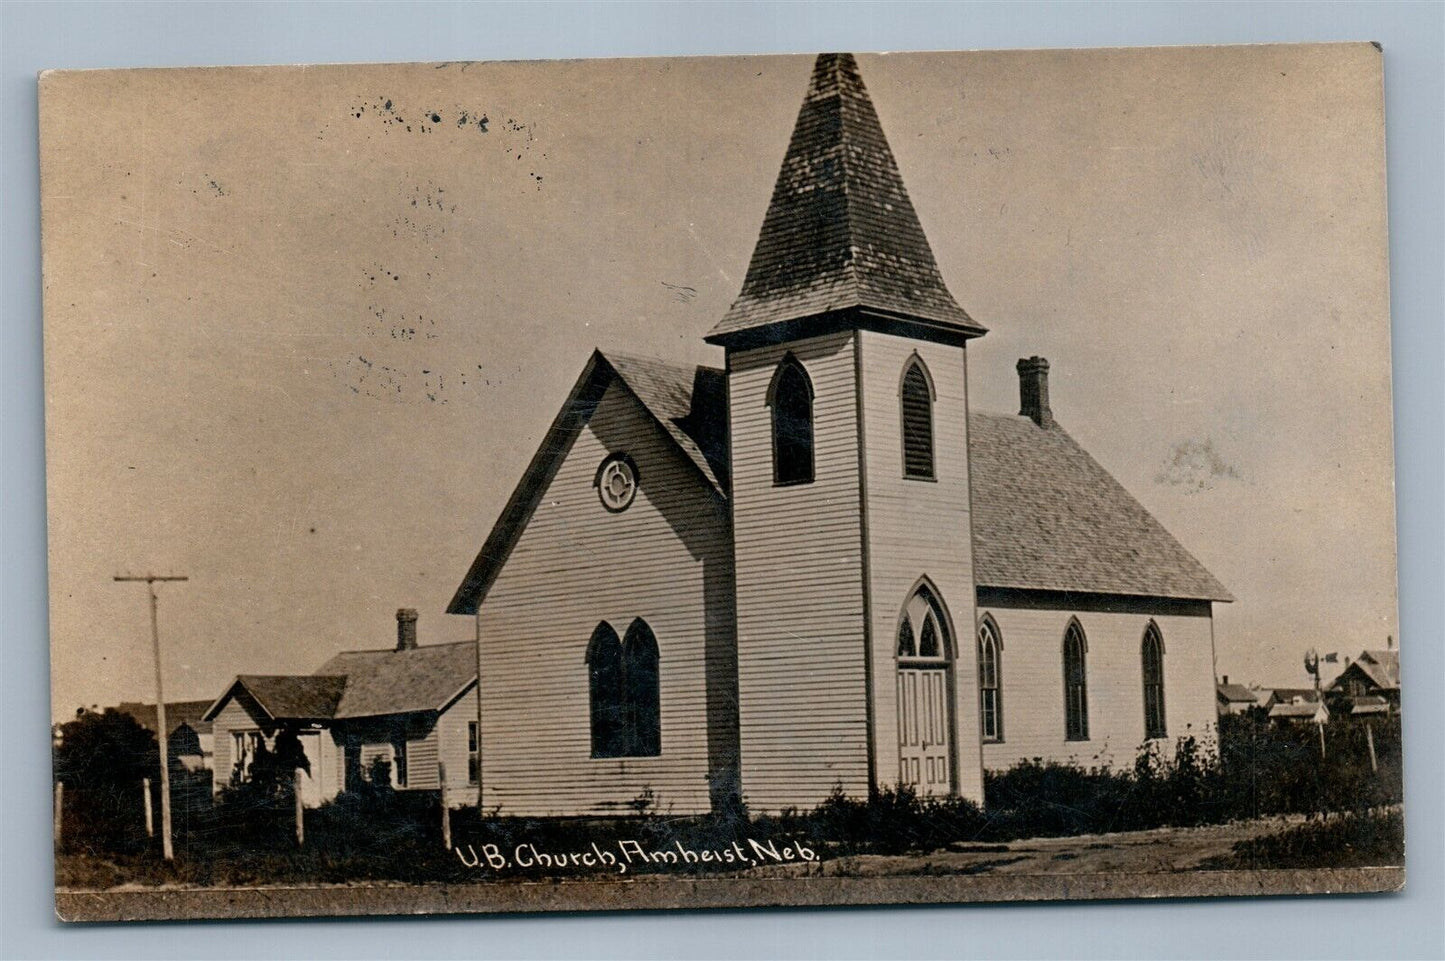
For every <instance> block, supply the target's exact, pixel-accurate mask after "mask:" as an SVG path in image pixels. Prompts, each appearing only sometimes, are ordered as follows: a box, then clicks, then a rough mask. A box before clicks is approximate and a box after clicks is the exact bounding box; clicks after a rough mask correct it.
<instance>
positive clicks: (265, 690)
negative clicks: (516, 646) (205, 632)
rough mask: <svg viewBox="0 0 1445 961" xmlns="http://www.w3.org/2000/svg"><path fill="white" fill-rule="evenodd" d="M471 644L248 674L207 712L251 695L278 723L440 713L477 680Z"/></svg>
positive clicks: (363, 654)
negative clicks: (309, 669) (299, 670)
mask: <svg viewBox="0 0 1445 961" xmlns="http://www.w3.org/2000/svg"><path fill="white" fill-rule="evenodd" d="M476 651H477V647H476V645H475V644H474V643H472V642H471V641H459V642H457V643H455V644H427V645H423V646H421V647H414V648H409V649H407V650H402V651H398V650H394V649H390V648H389V649H387V650H375V651H343V652H341V653H340V654H337V655H336V656H335V657H333V658H331V660H329V661H327V662H326V663H325V664H323V665H321V667H320V668H318V669H317V671H316V673H314V674H242V675H240V676H239V677H237V678H236V679H235V680H234V681H232V682H231V686H230V687H228V688H226V692H225V693H224V694H222V695H221V696H220V697H218V698H217V699H216V700H215V702H214V703H212V704H211V706H210V708H209V709H207V711H206V714H205V719H206V720H207V721H210V720H213V719H214V718H215V716H216V715H217V714H219V713H220V711H221V708H223V707H224V706H225V705H226V702H227V701H228V700H230V699H231V698H232V697H234V696H235V695H236V694H238V693H240V692H242V691H244V692H245V694H246V695H247V696H248V697H249V698H250V699H251V700H253V701H255V702H256V704H258V705H259V706H260V708H261V709H262V710H263V711H265V712H266V714H267V715H268V716H269V717H270V718H271V719H272V720H276V721H326V720H342V719H345V718H353V717H380V716H382V715H385V714H407V713H412V712H417V711H440V710H443V709H445V708H446V707H447V705H449V704H450V703H451V702H452V701H454V700H456V698H457V696H458V695H459V694H461V693H462V692H463V691H465V690H466V689H467V688H468V687H470V686H471V685H472V683H473V682H474V681H475V680H476V677H477V655H476Z"/></svg>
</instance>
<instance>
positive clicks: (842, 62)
mask: <svg viewBox="0 0 1445 961" xmlns="http://www.w3.org/2000/svg"><path fill="white" fill-rule="evenodd" d="M854 308H865V309H872V310H878V311H882V312H884V313H886V314H895V315H902V316H903V317H907V318H914V319H917V320H921V321H925V322H927V323H929V324H930V325H934V326H937V327H941V328H944V329H948V330H952V331H955V332H958V333H961V334H964V335H966V336H977V335H979V334H982V333H984V328H983V327H981V326H980V325H979V324H977V323H975V322H974V320H973V319H972V318H971V317H969V316H968V314H967V313H965V312H964V310H963V308H962V307H960V306H959V305H958V303H957V302H956V301H955V300H954V299H953V295H952V294H951V293H949V291H948V288H947V287H946V286H945V285H944V282H943V276H942V275H941V274H940V273H939V270H938V263H937V262H936V261H935V260H934V257H933V250H932V248H931V247H930V246H929V244H928V238H927V237H925V236H924V233H923V227H922V225H920V224H919V222H918V215H917V213H916V212H915V211H914V209H913V203H912V201H910V200H909V198H908V191H907V190H906V189H905V188H904V186H903V177H902V175H901V174H900V173H899V172H898V163H897V161H896V160H895V159H894V157H893V151H892V150H891V149H889V146H888V140H887V138H886V137H884V135H883V127H882V125H881V124H880V123H879V121H878V114H877V112H876V111H875V110H874V109H873V103H872V101H871V100H870V99H869V97H868V91H867V89H866V88H865V87H864V86H863V78H862V77H861V76H860V75H859V73H858V65H857V63H856V62H855V61H854V59H853V55H852V54H848V53H825V54H821V55H820V56H819V57H818V59H817V61H816V62H815V63H814V65H813V75H812V78H811V80H810V81H809V83H808V90H807V93H806V95H805V96H804V97H803V105H802V107H801V109H800V110H799V111H798V119H797V123H796V124H795V125H794V127H793V135H792V139H791V140H790V141H789V143H788V150H787V153H786V154H785V155H784V157H783V164H782V168H781V169H780V170H779V172H778V179H777V182H776V184H775V185H774V187H773V196H772V200H771V201H770V203H769V204H768V210H767V213H766V214H765V215H764V217H763V226H762V230H761V231H760V233H759V236H758V243H757V247H755V248H754V250H753V257H752V261H751V262H750V263H749V264H748V272H747V275H746V277H745V278H744V279H743V286H742V292H741V293H740V294H739V295H738V298H737V300H735V301H734V302H733V305H732V307H731V308H730V309H729V310H728V312H727V314H726V315H725V316H724V317H723V319H722V320H721V321H719V323H718V324H717V326H715V327H714V328H713V329H712V331H711V332H710V333H709V334H708V340H710V341H714V342H725V341H728V340H729V339H731V338H734V337H736V336H737V335H739V334H741V333H743V332H747V331H757V330H758V329H760V328H767V327H771V326H773V325H776V324H782V323H785V322H788V321H795V320H797V319H799V318H808V317H817V316H820V315H825V314H829V313H833V312H837V311H845V310H850V309H854ZM797 335H798V332H794V333H793V336H797Z"/></svg>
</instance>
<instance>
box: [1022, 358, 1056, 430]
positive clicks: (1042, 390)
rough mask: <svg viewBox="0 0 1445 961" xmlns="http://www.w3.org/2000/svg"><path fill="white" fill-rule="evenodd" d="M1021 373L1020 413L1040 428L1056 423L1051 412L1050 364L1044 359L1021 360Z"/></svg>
mask: <svg viewBox="0 0 1445 961" xmlns="http://www.w3.org/2000/svg"><path fill="white" fill-rule="evenodd" d="M1018 372H1019V413H1020V414H1021V415H1023V416H1024V417H1027V418H1029V419H1030V420H1032V421H1033V422H1034V423H1035V424H1038V425H1039V426H1040V427H1048V426H1050V425H1051V424H1053V422H1054V414H1053V411H1051V410H1049V362H1048V361H1047V360H1044V358H1042V357H1026V358H1021V359H1020V360H1019V362H1018Z"/></svg>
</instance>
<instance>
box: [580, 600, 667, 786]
mask: <svg viewBox="0 0 1445 961" xmlns="http://www.w3.org/2000/svg"><path fill="white" fill-rule="evenodd" d="M587 676H588V695H589V700H590V708H591V711H590V713H591V723H592V756H593V757H655V756H657V755H658V754H660V753H661V751H662V724H661V710H660V700H661V699H660V684H659V674H658V650H657V637H656V636H655V635H654V634H653V633H652V628H650V627H649V626H648V624H647V622H646V621H644V620H643V619H642V618H638V619H637V620H635V621H633V622H632V625H631V626H630V627H628V629H627V635H626V637H625V638H622V639H619V638H618V636H617V632H616V631H615V630H613V629H612V625H610V624H608V623H607V622H606V621H603V622H602V623H600V624H598V625H597V628H596V630H594V631H593V632H592V640H591V641H590V642H589V643H588V645H587Z"/></svg>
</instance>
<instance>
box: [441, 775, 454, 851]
mask: <svg viewBox="0 0 1445 961" xmlns="http://www.w3.org/2000/svg"><path fill="white" fill-rule="evenodd" d="M437 780H438V781H439V782H441V788H442V847H443V848H445V849H446V850H448V851H450V850H451V849H452V806H451V803H450V800H449V799H448V797H447V766H446V762H444V761H438V762H437Z"/></svg>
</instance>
